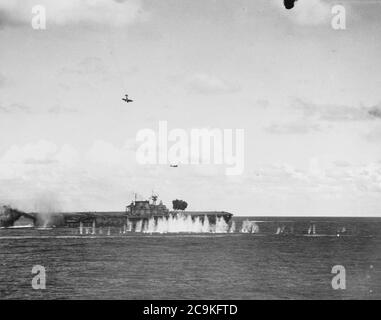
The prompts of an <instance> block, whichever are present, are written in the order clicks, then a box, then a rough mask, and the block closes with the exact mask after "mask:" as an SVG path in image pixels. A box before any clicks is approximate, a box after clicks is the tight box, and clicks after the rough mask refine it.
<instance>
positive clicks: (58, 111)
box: [48, 105, 78, 115]
mask: <svg viewBox="0 0 381 320" xmlns="http://www.w3.org/2000/svg"><path fill="white" fill-rule="evenodd" d="M76 112H78V110H77V109H75V108H69V107H63V106H60V105H58V106H54V107H51V108H49V109H48V113H51V114H56V115H58V114H69V113H76Z"/></svg>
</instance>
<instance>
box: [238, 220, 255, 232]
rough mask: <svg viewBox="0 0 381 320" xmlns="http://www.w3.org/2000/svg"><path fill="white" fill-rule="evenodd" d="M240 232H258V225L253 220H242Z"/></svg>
mask: <svg viewBox="0 0 381 320" xmlns="http://www.w3.org/2000/svg"><path fill="white" fill-rule="evenodd" d="M241 232H242V233H258V232H259V227H258V225H257V224H256V223H255V221H250V220H244V221H243V222H242V227H241Z"/></svg>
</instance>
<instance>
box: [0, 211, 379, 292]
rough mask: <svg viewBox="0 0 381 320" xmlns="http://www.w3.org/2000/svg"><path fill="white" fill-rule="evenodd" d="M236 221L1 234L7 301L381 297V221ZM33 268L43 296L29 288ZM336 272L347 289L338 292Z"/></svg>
mask: <svg viewBox="0 0 381 320" xmlns="http://www.w3.org/2000/svg"><path fill="white" fill-rule="evenodd" d="M233 221H234V222H235V223H234V224H235V228H234V229H235V230H232V229H231V225H230V226H229V229H224V230H220V231H218V230H217V231H216V230H214V231H213V232H204V233H198V232H195V233H190V232H189V233H176V232H169V233H162V234H160V233H150V232H146V233H143V232H128V231H125V230H123V231H122V230H121V229H111V230H110V235H107V232H108V230H107V231H106V230H102V234H100V230H88V229H86V230H82V234H80V233H79V230H77V229H69V228H57V229H50V230H38V229H34V228H29V229H19V228H14V229H0V298H1V299H380V298H381V272H380V270H381V219H370V218H314V219H311V218H258V217H257V218H255V217H250V218H240V217H235V218H234V219H233ZM247 226H249V228H248V227H247ZM313 229H315V232H313ZM93 231H94V233H95V234H92V233H93ZM230 231H234V232H230ZM35 265H42V266H44V267H45V269H46V289H45V290H34V289H33V288H32V285H31V281H32V278H33V276H34V275H33V274H32V273H31V272H32V268H33V266H35ZM335 265H341V266H343V267H344V268H345V280H346V289H344V290H334V289H333V288H332V285H331V281H332V278H333V277H334V274H332V273H331V271H332V267H333V266H335Z"/></svg>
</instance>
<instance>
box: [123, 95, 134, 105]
mask: <svg viewBox="0 0 381 320" xmlns="http://www.w3.org/2000/svg"><path fill="white" fill-rule="evenodd" d="M125 96H126V97H125V98H122V100H123V101H126V103H129V102H134V100H131V99H128V94H126V95H125Z"/></svg>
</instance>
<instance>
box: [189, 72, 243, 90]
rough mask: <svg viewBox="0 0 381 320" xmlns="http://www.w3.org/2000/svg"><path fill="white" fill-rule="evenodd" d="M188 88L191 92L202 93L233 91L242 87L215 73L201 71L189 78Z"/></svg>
mask: <svg viewBox="0 0 381 320" xmlns="http://www.w3.org/2000/svg"><path fill="white" fill-rule="evenodd" d="M188 88H189V90H190V91H191V92H194V93H200V94H222V93H232V92H236V91H238V90H239V89H240V87H239V86H238V85H237V84H235V83H232V82H230V81H227V80H225V79H222V78H219V77H217V76H214V75H210V74H205V73H199V74H196V75H193V76H192V77H190V78H189V79H188Z"/></svg>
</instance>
